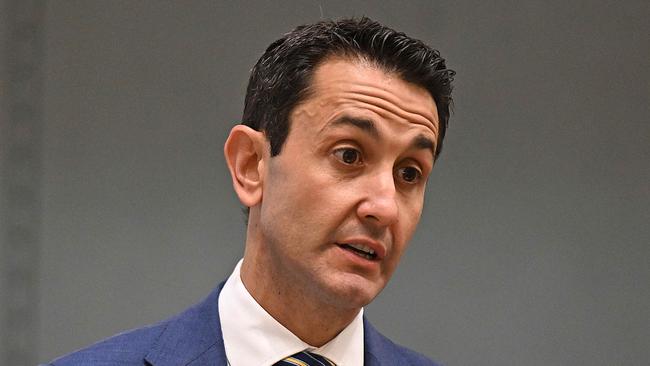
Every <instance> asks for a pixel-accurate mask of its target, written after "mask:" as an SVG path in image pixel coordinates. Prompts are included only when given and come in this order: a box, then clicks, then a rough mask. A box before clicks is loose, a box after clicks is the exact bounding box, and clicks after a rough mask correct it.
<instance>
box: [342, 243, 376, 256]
mask: <svg viewBox="0 0 650 366" xmlns="http://www.w3.org/2000/svg"><path fill="white" fill-rule="evenodd" d="M348 245H349V246H351V247H352V248H355V249H358V250H361V251H364V252H366V253H368V254H370V255H372V254H375V251H374V250H372V249H370V247H369V246H367V245H362V244H348Z"/></svg>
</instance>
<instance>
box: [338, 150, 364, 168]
mask: <svg viewBox="0 0 650 366" xmlns="http://www.w3.org/2000/svg"><path fill="white" fill-rule="evenodd" d="M334 156H336V157H337V158H338V159H339V160H340V161H341V162H343V163H344V164H347V165H356V164H360V163H361V152H360V151H359V150H357V149H354V148H351V147H344V148H341V149H336V150H335V151H334Z"/></svg>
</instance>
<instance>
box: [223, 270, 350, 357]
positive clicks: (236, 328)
mask: <svg viewBox="0 0 650 366" xmlns="http://www.w3.org/2000/svg"><path fill="white" fill-rule="evenodd" d="M241 264H242V260H240V261H239V263H237V266H236V267H235V270H234V271H233V273H232V274H231V275H230V277H228V280H227V281H226V284H225V285H224V286H223V289H222V290H221V294H219V317H220V318H221V331H222V333H223V344H224V347H225V349H226V357H227V358H228V362H229V364H230V365H232V366H252V365H254V366H272V365H273V364H274V363H276V362H278V361H280V360H282V359H284V358H286V357H288V356H291V355H293V354H296V353H298V352H300V351H303V350H309V351H310V352H314V353H317V354H319V355H322V356H325V357H327V358H329V359H330V360H332V361H333V362H334V363H335V364H336V365H337V366H360V365H363V309H361V311H360V312H359V314H358V315H357V316H356V317H355V318H354V320H353V321H352V322H351V323H350V324H349V325H348V326H347V327H346V328H345V329H343V331H341V333H339V335H337V336H336V337H335V338H334V339H332V340H331V341H329V342H328V343H327V344H325V345H324V346H322V347H320V348H317V347H313V346H310V345H309V344H307V343H305V342H303V341H301V340H300V338H298V337H296V336H295V335H294V334H293V333H291V332H290V331H289V330H288V329H287V328H285V327H284V326H283V325H282V324H280V323H278V321H277V320H275V319H274V318H273V317H272V316H271V315H270V314H269V313H267V312H266V310H264V309H263V308H262V307H261V306H260V305H259V304H258V303H257V302H256V301H255V299H253V297H252V296H251V294H250V293H249V292H248V290H247V289H246V287H245V286H244V283H243V282H242V280H241V276H240V272H239V271H240V268H241Z"/></svg>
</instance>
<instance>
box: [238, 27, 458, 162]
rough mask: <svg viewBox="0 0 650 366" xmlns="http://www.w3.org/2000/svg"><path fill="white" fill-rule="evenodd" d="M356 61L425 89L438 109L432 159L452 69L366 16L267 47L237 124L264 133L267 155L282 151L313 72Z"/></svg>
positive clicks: (297, 32) (296, 33)
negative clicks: (327, 64) (326, 64)
mask: <svg viewBox="0 0 650 366" xmlns="http://www.w3.org/2000/svg"><path fill="white" fill-rule="evenodd" d="M335 56H343V57H357V58H359V59H362V60H365V61H369V62H371V63H373V64H375V65H377V66H379V67H380V68H382V69H383V70H385V71H386V72H389V73H394V74H396V75H397V76H399V77H401V78H402V79H403V80H405V81H407V82H410V83H413V84H415V85H418V86H420V87H422V88H424V89H426V90H428V91H429V93H430V94H431V96H432V97H433V99H434V101H435V102H436V106H437V109H438V118H439V127H438V129H439V134H438V141H437V149H436V157H437V156H438V154H439V153H440V149H441V148H442V140H443V138H444V136H445V131H446V129H447V124H448V121H449V107H450V104H451V102H452V99H451V90H452V86H451V82H452V81H453V77H454V74H455V73H454V71H453V70H449V69H447V68H446V66H445V60H444V59H443V58H442V57H440V53H439V52H438V51H437V50H434V49H432V48H430V47H429V46H427V45H425V44H424V43H423V42H422V41H419V40H417V39H413V38H410V37H408V36H407V35H405V34H404V33H401V32H397V31H395V30H393V29H390V28H388V27H385V26H383V25H381V24H379V23H378V22H376V21H373V20H371V19H369V18H367V17H362V18H350V19H342V20H339V21H332V20H328V21H320V22H318V23H315V24H309V25H301V26H299V27H297V28H295V29H294V30H292V31H291V32H289V33H287V34H285V35H284V36H283V37H282V38H280V39H278V40H277V41H275V42H273V43H271V45H270V46H269V47H268V48H267V49H266V51H265V52H264V54H263V55H262V57H260V59H259V60H258V61H257V63H256V64H255V66H254V67H253V70H252V71H251V76H250V79H249V82H248V88H247V90H246V99H245V102H244V114H243V117H242V123H243V124H244V125H247V126H249V127H251V128H253V129H255V130H258V131H264V134H265V135H266V138H267V139H268V140H269V142H270V145H271V156H276V155H278V154H279V153H280V152H281V151H282V146H283V144H284V141H285V140H286V138H287V135H288V134H289V128H290V125H289V115H290V113H291V111H292V110H293V108H294V107H295V106H296V105H298V104H299V103H300V102H301V101H303V100H304V99H306V98H307V96H308V94H309V87H310V84H311V80H312V78H313V74H314V70H315V69H316V67H317V66H319V65H320V63H322V62H323V61H325V60H326V59H327V58H331V57H335Z"/></svg>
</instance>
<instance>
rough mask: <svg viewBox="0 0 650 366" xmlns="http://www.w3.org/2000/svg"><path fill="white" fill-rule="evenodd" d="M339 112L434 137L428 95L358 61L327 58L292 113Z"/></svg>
mask: <svg viewBox="0 0 650 366" xmlns="http://www.w3.org/2000/svg"><path fill="white" fill-rule="evenodd" d="M301 107H303V108H301ZM343 108H353V109H354V108H356V109H362V110H366V111H369V112H373V113H376V114H379V115H380V116H381V117H385V118H387V119H390V120H396V121H400V122H403V123H407V124H414V125H417V126H418V127H419V128H425V129H427V130H429V131H430V132H431V133H433V134H434V135H436V136H438V122H439V120H438V113H437V108H436V104H435V101H434V100H433V98H432V96H431V94H430V93H429V92H428V91H427V90H426V89H424V88H423V87H420V86H418V85H416V84H413V83H410V82H407V81H405V80H403V79H402V78H401V77H399V76H398V75H396V74H395V73H390V72H386V71H385V70H383V69H381V68H380V67H378V66H376V65H375V64H373V63H371V62H367V61H364V60H362V59H349V58H331V59H328V60H326V61H324V62H323V63H321V64H320V65H319V66H318V67H317V68H316V69H315V71H314V74H313V78H312V82H311V86H310V88H309V93H308V96H307V98H306V99H305V100H304V101H303V102H302V103H300V104H299V105H298V106H297V107H296V108H295V109H294V111H293V112H296V114H303V113H307V114H314V113H317V112H321V113H334V114H335V113H337V110H340V109H343ZM312 117H314V116H312ZM320 117H325V118H326V119H328V118H327V117H332V116H322V115H321V116H320ZM313 122H315V121H314V120H312V123H313ZM321 122H323V121H321ZM303 127H307V126H303ZM311 127H317V126H311ZM321 127H322V126H321Z"/></svg>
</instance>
